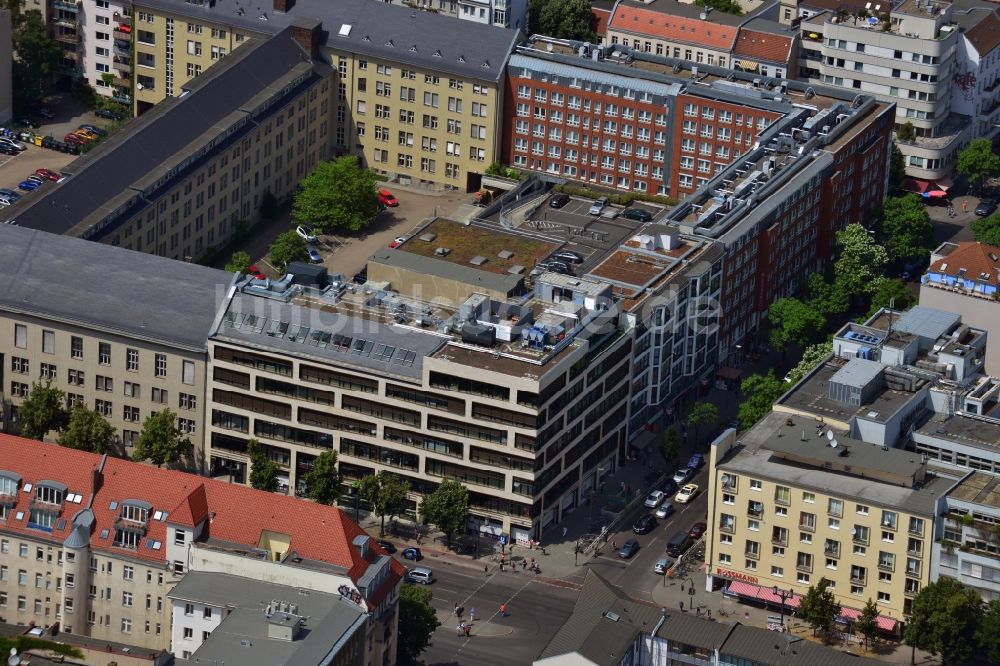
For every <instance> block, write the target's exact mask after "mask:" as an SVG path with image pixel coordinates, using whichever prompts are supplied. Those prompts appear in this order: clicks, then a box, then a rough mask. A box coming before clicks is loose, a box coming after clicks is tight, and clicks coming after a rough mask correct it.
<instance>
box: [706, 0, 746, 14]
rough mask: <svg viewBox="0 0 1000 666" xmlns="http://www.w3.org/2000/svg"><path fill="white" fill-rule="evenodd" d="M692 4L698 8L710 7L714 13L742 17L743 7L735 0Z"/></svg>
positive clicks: (707, 0)
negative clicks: (718, 12)
mask: <svg viewBox="0 0 1000 666" xmlns="http://www.w3.org/2000/svg"><path fill="white" fill-rule="evenodd" d="M694 4H696V5H698V6H699V7H711V8H712V9H714V10H716V11H720V12H725V13H727V14H733V15H734V16H743V7H741V6H740V3H739V2H738V1H737V0H694Z"/></svg>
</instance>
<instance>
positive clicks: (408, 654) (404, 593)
mask: <svg viewBox="0 0 1000 666" xmlns="http://www.w3.org/2000/svg"><path fill="white" fill-rule="evenodd" d="M440 626H441V622H439V621H438V619H437V612H436V611H435V610H434V607H433V606H431V591H430V590H429V589H428V588H427V587H424V586H422V585H403V586H402V587H401V588H400V589H399V637H398V639H397V645H396V664H397V666H416V664H417V663H419V662H418V660H417V657H419V656H420V653H421V652H423V651H424V650H425V649H427V646H428V645H430V644H431V637H432V636H433V635H434V630H436V629H437V628H438V627H440Z"/></svg>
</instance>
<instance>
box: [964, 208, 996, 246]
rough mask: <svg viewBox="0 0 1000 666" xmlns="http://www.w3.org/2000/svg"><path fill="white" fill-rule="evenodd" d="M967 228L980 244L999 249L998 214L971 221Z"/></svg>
mask: <svg viewBox="0 0 1000 666" xmlns="http://www.w3.org/2000/svg"><path fill="white" fill-rule="evenodd" d="M969 228H970V229H972V237H973V238H975V239H976V240H977V241H979V242H980V243H986V244H987V245H994V246H996V247H1000V213H994V214H993V215H990V216H989V217H981V218H979V219H976V220H973V221H972V222H971V223H970V224H969Z"/></svg>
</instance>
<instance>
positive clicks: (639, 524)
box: [632, 513, 656, 534]
mask: <svg viewBox="0 0 1000 666" xmlns="http://www.w3.org/2000/svg"><path fill="white" fill-rule="evenodd" d="M654 527H656V518H654V517H653V514H651V513H647V514H645V515H642V516H639V519H638V520H637V521H635V524H634V525H633V526H632V531H633V532H635V533H636V534H646V533H647V532H649V531H650V530H652V529H653V528H654Z"/></svg>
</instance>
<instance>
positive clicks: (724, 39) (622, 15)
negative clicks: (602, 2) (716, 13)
mask: <svg viewBox="0 0 1000 666" xmlns="http://www.w3.org/2000/svg"><path fill="white" fill-rule="evenodd" d="M609 28H610V29H612V30H621V31H624V32H631V33H634V34H640V35H649V36H650V37H656V38H657V39H662V40H665V41H670V42H684V43H688V44H697V45H700V46H704V47H707V48H711V49H717V50H720V51H729V50H731V49H732V47H733V42H734V41H735V40H736V32H737V28H736V26H730V25H719V24H718V23H713V22H712V21H711V20H710V19H709V20H705V21H703V20H701V19H697V18H686V17H683V16H674V15H671V14H664V13H663V12H658V11H653V10H651V9H645V8H643V7H632V6H629V5H619V6H618V8H617V9H616V10H615V14H614V16H613V17H612V18H611V23H610V25H609Z"/></svg>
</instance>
